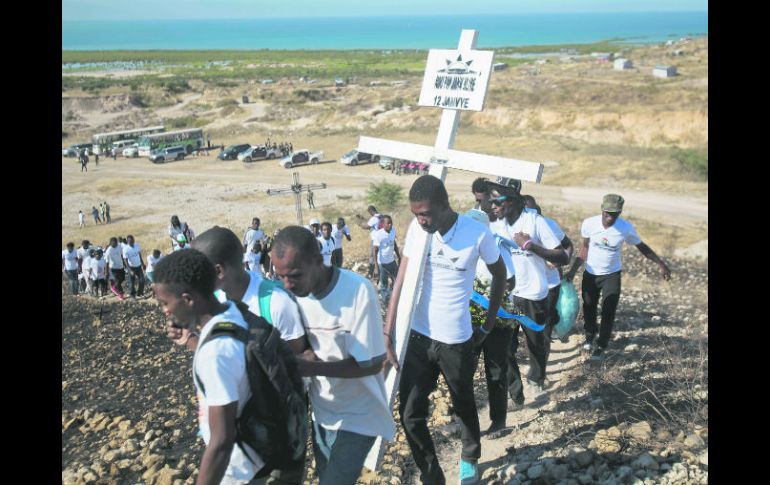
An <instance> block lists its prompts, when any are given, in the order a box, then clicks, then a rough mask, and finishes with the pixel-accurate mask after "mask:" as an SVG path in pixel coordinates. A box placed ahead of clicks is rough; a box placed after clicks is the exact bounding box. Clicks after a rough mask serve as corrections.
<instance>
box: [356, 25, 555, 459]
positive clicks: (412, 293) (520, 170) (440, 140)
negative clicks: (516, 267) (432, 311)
mask: <svg viewBox="0 0 770 485" xmlns="http://www.w3.org/2000/svg"><path fill="white" fill-rule="evenodd" d="M477 37H478V31H476V30H463V31H462V33H461V34H460V43H459V45H458V47H457V51H456V52H457V57H459V56H460V55H462V57H463V58H464V59H466V60H471V59H473V57H474V53H477V52H480V51H476V50H474V48H475V47H476V39H477ZM486 54H488V53H486ZM492 54H493V55H494V53H492ZM442 55H444V54H443V53H442ZM487 58H488V62H489V64H490V65H491V63H492V58H493V56H487ZM429 59H430V58H429ZM466 62H467V61H466ZM429 68H430V65H429ZM431 81H432V79H431V78H430V77H429V76H427V75H426V77H425V80H424V82H431ZM434 87H435V83H434ZM486 88H487V83H486V82H484V92H482V93H481V99H480V103H481V105H483V102H484V96H485V95H486ZM423 91H425V85H423ZM459 109H472V108H463V107H456V108H454V109H449V108H445V109H444V110H443V111H442V113H441V124H440V125H439V128H438V135H437V136H436V144H435V145H434V146H432V147H430V146H425V145H417V144H414V143H404V142H397V141H391V140H384V139H380V138H370V137H365V136H362V137H361V138H360V140H359V142H358V151H360V152H364V153H375V154H378V155H381V156H383V155H384V156H389V157H393V158H403V159H406V160H412V161H418V162H424V163H430V171H429V173H430V174H431V175H433V176H435V177H438V178H439V179H441V181H442V182H443V181H444V180H445V179H446V173H447V168H455V169H459V170H467V171H470V172H477V173H483V174H489V175H498V176H501V177H509V178H515V179H519V180H524V181H528V182H536V183H538V182H540V178H541V176H542V174H543V165H542V164H540V163H534V162H527V161H522V160H514V159H510V158H503V157H495V156H490V155H480V154H475V153H470V152H463V151H459V150H452V147H453V146H454V141H455V133H456V131H457V126H458V125H459V122H460V111H459ZM417 234H418V238H419V240H418V241H417V244H416V245H415V246H416V247H420V248H422V250H421V253H420V256H419V257H413V258H410V259H409V265H408V266H407V269H406V275H405V276H404V282H403V286H402V287H401V297H400V298H399V302H398V309H397V314H396V323H395V329H392V330H391V331H392V333H393V337H394V345H395V351H396V356H397V357H398V363H399V367H400V366H402V365H403V363H404V356H405V355H406V346H407V343H408V338H407V337H408V335H409V332H410V329H411V326H412V316H413V315H414V309H415V306H416V304H417V302H418V301H419V295H418V287H419V283H420V281H421V280H422V275H423V269H424V267H425V259H426V258H425V256H426V254H427V251H428V233H427V232H425V231H418V233H417ZM400 374H401V372H400V371H399V372H394V371H392V370H391V371H390V372H389V373H388V376H387V378H386V379H385V389H386V391H387V393H388V404H389V406H390V408H391V409H393V404H394V401H395V398H396V390H397V388H398V380H399V377H400ZM384 449H385V447H384V443H383V440H382V438H377V441H375V443H374V445H373V446H372V449H371V451H370V452H369V455H368V456H367V457H366V461H365V462H364V466H366V467H367V468H369V469H370V470H377V469H378V468H379V466H380V462H381V461H382V454H383V452H384Z"/></svg>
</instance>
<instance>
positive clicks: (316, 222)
mask: <svg viewBox="0 0 770 485" xmlns="http://www.w3.org/2000/svg"><path fill="white" fill-rule="evenodd" d="M313 224H321V221H319V220H318V219H317V218H315V217H314V218H312V219H310V225H311V226H312V225H313Z"/></svg>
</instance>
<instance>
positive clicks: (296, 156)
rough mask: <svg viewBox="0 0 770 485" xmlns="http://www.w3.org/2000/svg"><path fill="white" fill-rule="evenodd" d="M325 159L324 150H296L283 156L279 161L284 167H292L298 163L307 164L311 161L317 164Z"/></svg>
mask: <svg viewBox="0 0 770 485" xmlns="http://www.w3.org/2000/svg"><path fill="white" fill-rule="evenodd" d="M323 159H324V152H322V151H317V152H311V151H310V150H296V151H294V152H292V153H290V154H289V155H287V156H285V157H283V158H282V159H281V160H279V161H278V163H279V164H280V165H281V166H282V167H283V168H292V167H296V166H297V165H307V164H309V163H310V164H313V165H315V164H316V163H318V162H320V161H321V160H323Z"/></svg>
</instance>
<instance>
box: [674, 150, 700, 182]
mask: <svg viewBox="0 0 770 485" xmlns="http://www.w3.org/2000/svg"><path fill="white" fill-rule="evenodd" d="M671 158H673V159H674V160H676V161H677V162H679V164H680V165H681V166H682V167H684V168H685V169H687V170H690V171H693V172H695V173H697V174H698V175H700V176H702V177H704V178H706V179H707V178H708V176H709V154H708V148H707V149H706V150H699V149H696V148H685V149H682V148H674V150H673V152H672V153H671Z"/></svg>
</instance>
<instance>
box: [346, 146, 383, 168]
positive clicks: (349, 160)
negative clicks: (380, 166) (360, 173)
mask: <svg viewBox="0 0 770 485" xmlns="http://www.w3.org/2000/svg"><path fill="white" fill-rule="evenodd" d="M379 161H380V156H379V155H372V154H371V153H364V152H359V151H358V150H355V149H353V150H350V151H349V152H347V153H346V154H344V155H342V156H341V157H340V162H341V163H343V164H344V165H353V166H355V165H359V164H361V163H369V162H374V163H379Z"/></svg>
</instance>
